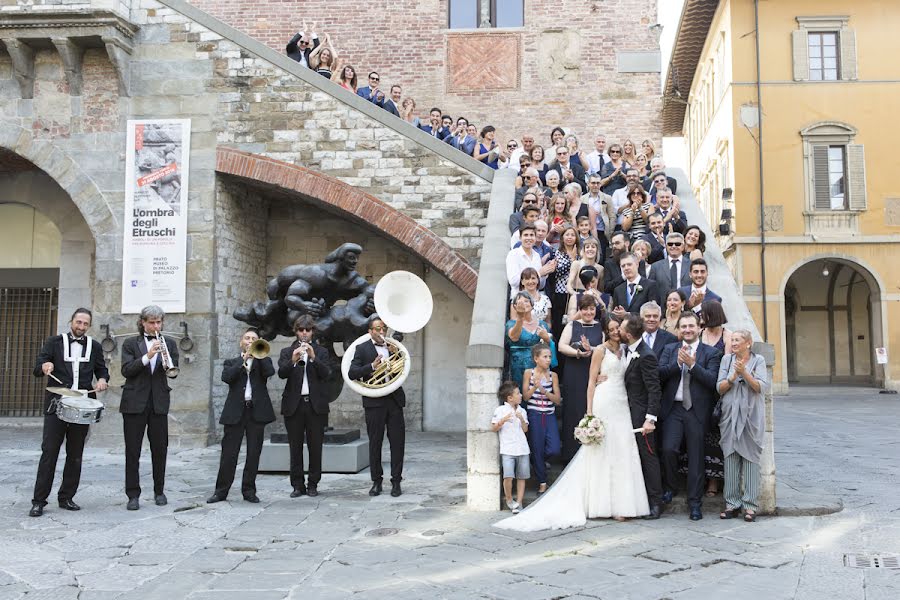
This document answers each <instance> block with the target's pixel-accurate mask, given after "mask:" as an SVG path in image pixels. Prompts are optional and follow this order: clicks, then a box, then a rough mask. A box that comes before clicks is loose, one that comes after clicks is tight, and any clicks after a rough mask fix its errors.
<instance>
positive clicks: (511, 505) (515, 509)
mask: <svg viewBox="0 0 900 600" xmlns="http://www.w3.org/2000/svg"><path fill="white" fill-rule="evenodd" d="M506 508H508V509H509V510H511V511H513V512H518V509H519V508H521V506H520V505H519V503H518V502H516V501H515V500H507V501H506Z"/></svg>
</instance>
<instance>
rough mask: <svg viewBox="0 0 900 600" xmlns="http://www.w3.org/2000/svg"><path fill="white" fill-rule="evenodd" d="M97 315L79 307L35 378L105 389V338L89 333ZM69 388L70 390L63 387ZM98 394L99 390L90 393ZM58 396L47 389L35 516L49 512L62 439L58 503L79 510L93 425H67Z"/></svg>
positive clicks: (42, 357) (41, 357) (48, 346)
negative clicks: (58, 408)
mask: <svg viewBox="0 0 900 600" xmlns="http://www.w3.org/2000/svg"><path fill="white" fill-rule="evenodd" d="M91 319H92V314H91V311H90V310H89V309H87V308H78V309H76V310H75V312H74V313H73V314H72V319H71V320H70V321H69V327H70V331H69V332H68V333H64V334H61V335H54V336H53V337H50V338H48V339H47V341H46V342H44V346H43V347H42V348H41V351H40V353H39V354H38V357H37V362H36V364H35V365H34V376H35V377H44V376H49V377H51V378H52V379H55V380H56V383H59V384H60V386H63V387H67V388H70V389H73V390H90V389H93V388H94V385H93V382H94V378H95V377H96V379H97V385H96V389H97V390H99V391H103V390H105V389H106V388H107V382H108V381H109V370H108V369H107V368H106V362H105V361H104V360H103V350H102V349H101V348H100V342H98V341H96V340H93V339H92V338H91V337H90V336H88V335H86V333H87V330H88V329H90V327H91ZM61 391H65V390H61ZM90 396H91V397H92V398H94V397H96V396H95V395H94V394H91V395H90ZM57 399H59V396H58V395H57V394H53V393H51V392H49V391H48V392H47V394H46V395H45V396H44V433H43V441H42V442H41V460H40V462H39V463H38V472H37V480H36V481H35V483H34V497H33V498H32V500H31V511H29V513H28V514H29V515H30V516H32V517H40V516H41V515H43V514H44V507H45V506H46V505H47V497H48V496H49V495H50V490H51V488H52V487H53V475H54V471H56V460H57V458H59V449H60V446H62V443H63V440H65V441H66V466H65V468H64V469H63V479H62V484H61V485H60V486H59V491H58V492H57V499H58V500H59V507H60V508H63V509H65V510H80V508H81V507H80V506H78V505H77V504H75V502H74V501H73V500H72V498H73V497H74V496H75V493H76V492H77V491H78V483H79V482H80V480H81V456H82V453H83V452H84V442H85V440H86V439H87V434H88V428H89V427H90V425H84V424H81V423H67V422H66V421H63V420H62V419H60V418H58V417H57V416H56V400H57Z"/></svg>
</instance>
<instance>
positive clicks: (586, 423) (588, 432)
mask: <svg viewBox="0 0 900 600" xmlns="http://www.w3.org/2000/svg"><path fill="white" fill-rule="evenodd" d="M604 437H606V427H604V426H603V421H601V420H600V418H599V417H595V416H593V415H585V416H584V417H583V418H582V419H581V421H579V422H578V427H576V428H575V439H576V440H578V441H579V442H581V443H582V444H583V445H585V446H596V445H598V444H602V443H603V438H604Z"/></svg>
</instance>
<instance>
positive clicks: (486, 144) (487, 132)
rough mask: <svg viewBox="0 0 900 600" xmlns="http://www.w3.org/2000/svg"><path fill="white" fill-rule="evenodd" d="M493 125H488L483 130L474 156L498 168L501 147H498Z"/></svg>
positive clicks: (493, 167) (473, 151)
mask: <svg viewBox="0 0 900 600" xmlns="http://www.w3.org/2000/svg"><path fill="white" fill-rule="evenodd" d="M495 131H496V129H494V126H493V125H488V126H486V127H485V128H484V129H482V130H481V142H480V143H479V144H478V145H477V146H475V149H474V150H472V156H473V157H474V158H475V160H480V161H481V162H483V163H484V164H486V165H487V166H489V167H490V168H492V169H494V170H496V169H497V159H498V158H499V156H500V149H499V148H497V142H496V141H494V132H495Z"/></svg>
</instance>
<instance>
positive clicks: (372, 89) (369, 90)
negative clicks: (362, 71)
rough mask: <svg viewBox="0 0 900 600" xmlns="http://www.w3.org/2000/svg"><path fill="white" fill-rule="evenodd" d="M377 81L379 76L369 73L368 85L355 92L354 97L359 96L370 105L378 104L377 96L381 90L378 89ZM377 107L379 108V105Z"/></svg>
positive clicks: (379, 78) (379, 79) (373, 72)
mask: <svg viewBox="0 0 900 600" xmlns="http://www.w3.org/2000/svg"><path fill="white" fill-rule="evenodd" d="M379 81H381V76H380V75H379V74H378V73H376V72H375V71H372V72H371V73H369V85H366V86H363V87H361V88H359V89H358V90H356V95H357V96H360V97H361V98H365V99H366V100H368V101H369V102H371V103H372V104H378V102H377V95H378V92H381V90H379V89H378V82H379ZM383 95H384V92H382V96H383ZM378 105H379V106H381V104H378Z"/></svg>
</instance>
